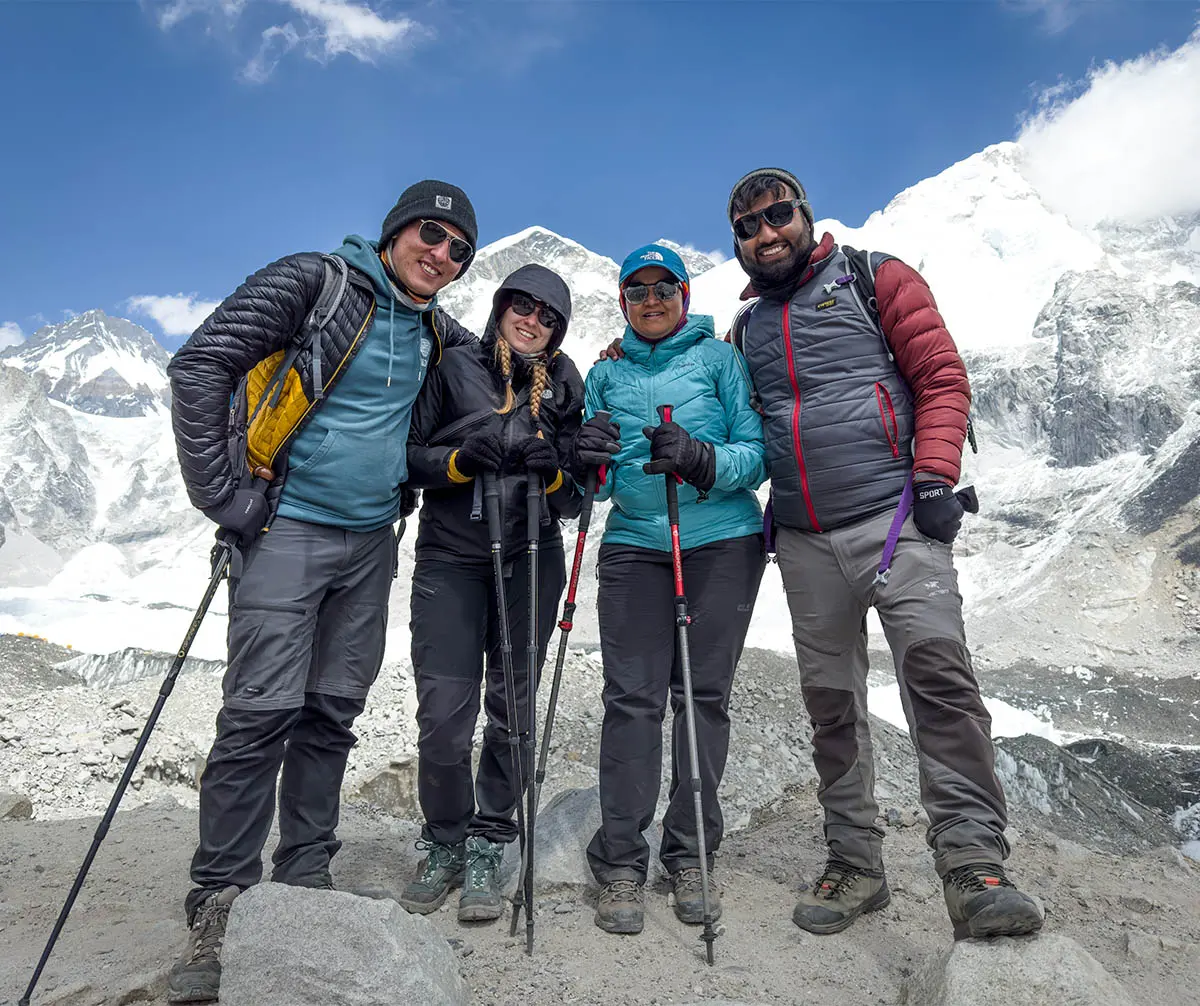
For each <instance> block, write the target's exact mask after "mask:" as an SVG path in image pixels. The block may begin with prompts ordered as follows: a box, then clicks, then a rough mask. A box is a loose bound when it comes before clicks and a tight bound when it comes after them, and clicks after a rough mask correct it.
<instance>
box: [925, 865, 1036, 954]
mask: <svg viewBox="0 0 1200 1006" xmlns="http://www.w3.org/2000/svg"><path fill="white" fill-rule="evenodd" d="M942 891H943V893H944V894H945V896H946V910H947V911H948V912H949V913H950V922H951V924H952V925H953V926H954V938H955V939H956V940H965V939H966V938H967V937H968V936H975V937H982V938H987V937H989V936H1025V935H1027V934H1029V933H1036V932H1037V931H1038V930H1039V929H1041V928H1042V913H1041V912H1040V911H1039V910H1038V906H1037V903H1036V902H1035V901H1034V900H1033V898H1031V897H1030V896H1029V895H1028V894H1022V893H1021V892H1020V891H1018V890H1017V888H1016V885H1015V884H1013V882H1012V881H1011V880H1009V879H1008V877H1007V876H1006V875H1005V873H1004V867H1002V866H997V865H996V864H995V863H970V864H968V865H967V866H960V867H958V868H956V869H953V870H951V871H950V872H949V873H947V874H946V876H945V877H944V878H943V880H942Z"/></svg>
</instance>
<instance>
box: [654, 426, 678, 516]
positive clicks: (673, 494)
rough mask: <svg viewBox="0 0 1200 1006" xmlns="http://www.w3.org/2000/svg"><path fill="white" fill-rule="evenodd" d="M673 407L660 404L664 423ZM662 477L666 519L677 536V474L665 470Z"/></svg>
mask: <svg viewBox="0 0 1200 1006" xmlns="http://www.w3.org/2000/svg"><path fill="white" fill-rule="evenodd" d="M674 408H675V407H674V406H673V405H660V406H659V407H658V418H659V419H660V420H661V421H662V422H664V423H669V422H670V421H671V412H672V411H673V410H674ZM664 477H665V478H666V480H667V521H668V522H669V523H670V524H671V527H672V528H673V529H674V530H673V531H672V536H673V537H676V538H677V537H678V534H679V531H678V528H679V476H678V475H676V474H675V473H674V472H667V474H666V475H665V476H664Z"/></svg>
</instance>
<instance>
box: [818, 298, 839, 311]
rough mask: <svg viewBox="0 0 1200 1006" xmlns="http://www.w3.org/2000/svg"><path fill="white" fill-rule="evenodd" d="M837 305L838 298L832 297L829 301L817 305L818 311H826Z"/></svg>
mask: <svg viewBox="0 0 1200 1006" xmlns="http://www.w3.org/2000/svg"><path fill="white" fill-rule="evenodd" d="M836 303H837V298H836V297H830V298H829V300H823V301H821V303H820V304H818V305H817V310H818V311H824V310H825V309H826V308H828V307H833V305H834V304H836Z"/></svg>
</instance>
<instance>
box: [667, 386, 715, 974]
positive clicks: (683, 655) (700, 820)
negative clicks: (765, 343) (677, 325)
mask: <svg viewBox="0 0 1200 1006" xmlns="http://www.w3.org/2000/svg"><path fill="white" fill-rule="evenodd" d="M671 408H672V407H671V406H670V405H660V406H659V407H658V417H659V419H660V420H661V421H662V422H664V423H669V422H670V421H671ZM666 479H667V520H668V521H669V522H670V524H671V563H672V565H673V566H674V568H675V624H676V625H677V626H679V664H680V667H681V668H682V670H683V702H684V709H685V711H686V713H687V737H688V756H689V757H690V759H691V770H692V779H691V783H692V803H693V806H694V807H695V810H696V846H697V851H698V852H699V854H700V892H701V896H702V897H703V899H704V932H703V934H701V936H700V939H702V940H703V941H704V944H705V954H706V956H707V957H708V963H709V964H710V965H711V964H712V963H713V941H714V940H715V939H716V938H717V934H716V932H715V931H714V930H713V917H712V902H711V900H710V896H709V889H708V851H707V849H706V844H707V843H706V842H705V839H704V807H703V805H702V804H701V801H700V753H699V745H698V744H697V742H696V705H695V701H694V700H693V698H692V661H691V656H690V654H689V652H688V625H690V624H691V618H690V617H689V616H688V606H687V595H686V594H685V593H684V592H683V556H682V554H681V551H680V547H679V482H681V481H683V480H682V479H680V477H679V476H678V475H677V474H675V473H674V472H668V473H667V476H666Z"/></svg>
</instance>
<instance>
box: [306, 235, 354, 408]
mask: <svg viewBox="0 0 1200 1006" xmlns="http://www.w3.org/2000/svg"><path fill="white" fill-rule="evenodd" d="M321 263H322V265H323V266H324V268H325V275H324V278H323V279H322V280H321V292H320V293H319V294H317V302H316V303H315V304H314V305H313V308H312V310H311V311H309V312H308V317H307V318H305V319H304V325H303V326H302V327H301V329H300V332H301V338H302V339H305V338H306V339H307V340H308V342H309V346H310V347H311V350H312V386H313V397H314V399H315V400H317V401H320V400H321V399H322V398H324V397H325V386H324V385H325V382H324V381H323V380H322V377H321V335H322V333H323V332H324V331H325V327H326V326H327V325H328V324H329V320H330V319H331V318H332V317H333V316H334V315H335V314H336V313H337V309H338V308H339V307H340V306H341V304H342V298H343V297H344V296H345V295H346V285H347V283H348V282H349V279H350V267H349V266H348V265H347V264H346V260H345V259H344V258H341V257H339V256H337V255H324V254H323V255H322V256H321Z"/></svg>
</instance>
